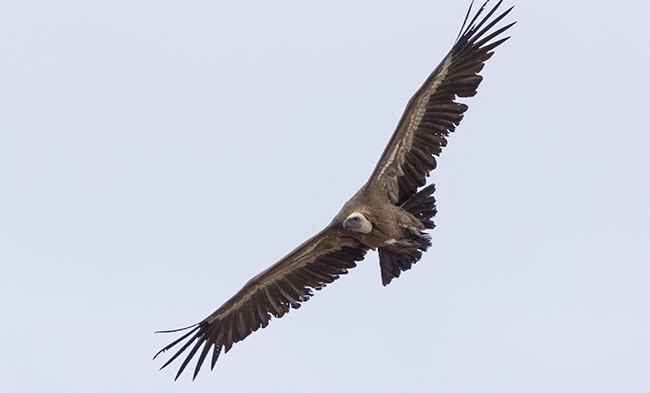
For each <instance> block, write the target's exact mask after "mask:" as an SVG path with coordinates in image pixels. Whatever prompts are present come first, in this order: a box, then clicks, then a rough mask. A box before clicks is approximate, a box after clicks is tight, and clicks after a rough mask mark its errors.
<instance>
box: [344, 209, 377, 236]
mask: <svg viewBox="0 0 650 393" xmlns="http://www.w3.org/2000/svg"><path fill="white" fill-rule="evenodd" d="M343 228H345V229H349V230H351V231H356V232H361V233H369V232H370V231H372V224H371V223H370V221H369V220H368V219H367V218H366V217H365V216H364V215H363V214H361V213H359V212H354V213H352V214H350V215H349V216H348V218H346V219H345V221H343Z"/></svg>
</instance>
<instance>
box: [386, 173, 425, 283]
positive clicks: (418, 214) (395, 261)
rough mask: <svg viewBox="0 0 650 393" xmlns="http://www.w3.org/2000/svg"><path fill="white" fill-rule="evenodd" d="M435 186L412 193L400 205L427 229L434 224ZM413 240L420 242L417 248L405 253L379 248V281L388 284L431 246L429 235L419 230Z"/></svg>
mask: <svg viewBox="0 0 650 393" xmlns="http://www.w3.org/2000/svg"><path fill="white" fill-rule="evenodd" d="M435 190H436V186H435V185H434V184H431V185H430V186H427V187H425V188H423V189H422V190H420V191H419V192H418V193H417V194H415V195H413V196H412V197H411V198H409V199H408V200H407V201H406V202H404V203H403V204H402V205H401V206H400V207H401V208H402V209H404V210H406V211H407V212H409V213H411V214H413V215H414V216H415V218H417V219H418V220H420V222H421V223H422V225H424V227H425V228H427V229H433V228H435V227H436V225H435V224H434V223H433V217H434V216H435V215H436V213H437V210H436V199H435V198H434V197H433V192H434V191H435ZM413 237H414V239H413V240H414V241H416V242H418V243H420V247H418V249H417V250H415V251H411V252H407V253H393V252H390V251H388V250H386V249H384V248H379V267H380V270H381V283H382V284H383V285H384V286H386V285H388V284H390V282H391V281H392V280H393V278H397V277H399V275H400V274H401V273H402V272H403V271H406V270H409V269H410V268H411V266H413V264H415V263H416V262H417V261H419V260H420V258H422V251H426V250H427V249H428V248H429V247H430V246H431V237H430V236H429V235H428V234H426V233H424V232H420V233H417V234H414V235H413Z"/></svg>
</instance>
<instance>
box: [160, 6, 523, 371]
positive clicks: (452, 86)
mask: <svg viewBox="0 0 650 393" xmlns="http://www.w3.org/2000/svg"><path fill="white" fill-rule="evenodd" d="M488 1H489V0H488ZM488 1H486V2H485V3H484V4H483V5H482V6H481V7H480V8H479V9H478V11H477V12H476V13H475V14H474V16H473V17H472V18H471V19H470V16H471V14H472V5H471V4H470V7H469V10H468V11H467V14H466V16H465V19H464V22H463V24H462V26H461V29H460V33H459V34H458V36H457V38H456V41H455V42H454V45H453V46H452V48H451V50H450V51H449V53H448V54H447V55H446V56H445V58H444V59H443V60H442V62H441V63H440V64H439V65H438V66H437V67H436V68H435V70H433V72H432V73H431V75H430V76H429V77H428V78H427V80H426V81H425V82H424V84H423V85H422V87H420V89H419V90H418V91H417V92H415V94H414V95H413V97H412V98H411V99H410V100H409V102H408V104H407V105H406V109H405V111H404V114H403V115H402V117H401V119H400V120H399V123H398V124H397V128H396V130H395V132H394V133H393V135H392V137H391V139H390V141H389V142H388V145H387V146H386V149H385V150H384V152H383V153H382V155H381V158H380V159H379V162H378V163H377V166H376V167H375V169H374V171H373V172H372V175H371V176H370V179H369V180H368V182H367V183H366V184H365V185H364V186H363V187H361V189H360V190H359V191H358V192H357V193H356V194H355V195H354V196H353V197H352V198H351V199H350V200H349V201H348V202H346V203H345V205H344V206H343V208H342V209H341V211H340V212H339V213H338V214H337V215H336V217H334V219H333V220H332V222H331V223H330V224H329V225H327V226H326V227H325V229H323V230H322V231H320V233H318V234H317V235H315V236H314V237H312V238H311V239H309V240H307V241H306V242H304V243H303V244H301V245H300V246H298V248H296V249H295V250H293V251H291V252H290V253H289V254H288V255H287V256H285V257H284V258H282V259H281V260H280V261H278V262H277V263H275V264H274V265H272V266H271V267H269V268H268V269H266V270H264V271H263V272H261V273H260V274H258V275H257V276H255V277H253V278H252V279H251V280H250V281H248V282H247V283H246V284H245V285H244V286H243V288H242V289H241V290H239V292H237V293H236V294H235V295H234V296H233V297H232V298H230V299H229V300H228V301H226V302H225V303H224V304H223V305H222V306H221V307H219V308H218V309H217V310H216V311H215V312H214V313H212V314H211V315H210V316H208V317H207V318H205V319H204V320H203V321H201V322H199V323H197V324H195V325H192V326H189V327H186V328H183V329H176V330H168V331H164V332H159V333H171V332H178V331H184V330H189V331H187V332H185V334H184V335H183V336H182V337H180V338H178V339H177V340H175V341H174V342H172V343H171V344H169V345H167V346H166V347H165V348H163V349H162V350H160V351H159V352H158V353H157V354H156V356H154V359H155V358H156V357H157V356H158V355H160V354H161V353H163V352H166V351H168V350H170V349H172V348H173V347H175V346H177V345H179V344H180V343H183V341H185V340H187V341H185V342H184V343H183V344H182V345H181V346H180V348H179V349H178V350H177V351H176V352H175V353H174V355H173V356H171V357H170V358H169V360H167V362H166V363H165V364H163V366H162V367H161V369H163V368H165V367H166V366H168V365H169V364H170V363H171V362H173V361H174V360H175V359H177V358H178V357H179V356H180V355H181V354H183V353H185V352H186V351H187V355H186V356H185V358H184V360H183V362H182V363H181V365H180V367H179V369H178V372H177V373H176V378H175V379H178V377H179V376H180V375H181V373H182V372H183V370H185V368H186V367H187V365H188V364H189V362H190V360H191V359H192V358H194V356H196V355H198V358H197V361H196V366H195V367H194V378H196V376H197V374H198V373H199V370H200V369H201V366H202V365H203V363H204V361H205V359H206V357H207V356H208V355H209V354H210V352H212V353H211V357H210V363H211V367H212V368H214V365H215V363H216V361H217V359H218V358H219V354H221V353H222V352H228V351H229V350H230V348H231V347H232V345H233V344H234V343H236V342H239V341H241V340H243V339H245V338H246V337H248V336H249V335H250V334H251V333H252V332H254V331H256V330H258V329H259V328H265V327H266V326H267V325H268V324H269V321H270V320H271V319H272V317H275V318H280V317H282V316H283V315H284V314H286V313H287V312H289V310H290V309H291V308H299V307H300V305H301V303H302V302H305V301H307V300H308V299H309V298H310V297H311V296H313V294H314V293H313V291H312V290H320V289H322V288H323V287H325V286H326V285H327V284H330V283H332V282H333V281H334V280H336V279H337V278H339V277H340V276H341V275H343V274H346V273H347V272H348V270H349V269H352V268H353V267H355V266H356V263H357V262H359V261H361V260H362V259H363V258H364V256H365V255H366V253H367V252H368V251H369V250H377V251H378V253H379V267H380V271H381V280H382V284H383V285H384V286H385V285H388V284H389V283H390V282H391V280H393V279H394V278H397V277H399V276H400V274H401V272H403V271H405V270H409V269H410V268H411V266H412V265H413V264H414V263H416V262H417V261H419V260H420V258H421V257H422V253H423V252H424V251H426V250H427V249H428V248H429V247H430V246H431V236H430V235H429V234H427V233H426V232H425V230H427V229H433V228H434V223H433V220H432V219H433V217H434V216H435V214H436V205H435V199H434V197H433V192H434V189H435V186H434V185H433V184H431V185H428V186H427V185H426V178H427V177H428V176H429V172H430V171H432V170H433V169H435V167H436V156H438V155H439V154H440V152H441V150H442V148H443V147H444V146H446V145H447V137H448V136H449V133H451V132H453V131H454V130H455V129H456V127H457V126H458V125H459V123H460V121H461V120H462V118H463V114H464V113H465V111H466V110H467V108H468V107H467V105H465V104H463V103H460V102H457V101H456V97H473V96H474V95H475V94H476V90H477V88H478V86H479V84H480V83H481V80H482V79H483V78H482V77H481V76H480V75H479V72H480V71H481V70H482V69H483V66H484V63H485V62H486V61H487V60H488V59H489V58H490V57H492V54H493V50H494V48H496V47H497V46H499V45H501V44H502V43H503V42H505V41H506V40H507V39H508V38H510V37H504V38H502V37H501V35H502V33H504V32H505V31H506V30H508V29H509V28H510V27H511V26H512V25H514V24H515V23H516V22H512V23H510V24H507V25H505V26H503V27H500V28H498V29H497V28H495V25H496V24H497V23H499V22H500V21H501V20H502V19H503V18H505V16H506V15H508V13H509V12H510V11H511V10H512V8H513V7H510V8H509V9H507V10H505V11H503V12H502V13H500V14H496V12H497V9H498V8H499V6H500V5H501V3H502V1H499V2H498V3H497V4H496V5H495V6H494V7H493V8H491V9H489V11H487V12H485V11H486V6H487V3H488ZM484 12H485V13H484ZM495 14H496V16H495ZM481 15H484V16H483V17H481Z"/></svg>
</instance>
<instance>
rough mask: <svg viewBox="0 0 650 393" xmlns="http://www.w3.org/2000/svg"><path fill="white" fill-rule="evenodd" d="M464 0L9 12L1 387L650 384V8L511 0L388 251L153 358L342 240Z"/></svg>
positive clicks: (138, 5)
mask: <svg viewBox="0 0 650 393" xmlns="http://www.w3.org/2000/svg"><path fill="white" fill-rule="evenodd" d="M468 4H469V1H432V0H428V1H401V2H386V1H359V2H349V1H329V2H320V3H319V4H308V3H305V2H282V1H280V2H277V1H276V2H266V1H265V2H261V1H250V2H240V3H236V2H207V1H186V2H171V1H140V2H133V1H111V2H89V1H57V2H49V1H21V2H6V3H5V4H3V6H2V11H1V12H0V59H1V60H0V188H1V192H0V206H1V207H0V294H1V297H0V299H1V300H0V315H2V323H1V324H0V337H1V338H0V353H1V354H2V356H0V381H2V382H0V384H1V385H0V389H1V390H2V391H6V392H28V391H37V390H42V391H49V392H54V391H58V392H143V391H145V392H146V391H156V392H176V391H195V392H203V391H206V392H207V391H210V392H213V391H215V389H216V390H217V391H222V392H259V391H262V390H266V391H283V392H299V391H300V392H303V391H310V392H333V391H336V392H362V391H373V392H395V391H409V392H472V391H477V392H478V391H480V392H500V393H503V392H554V393H557V392H613V391H616V392H648V391H650V374H648V370H650V339H649V335H648V332H649V331H650V307H649V306H648V299H650V285H648V280H649V277H650V264H649V263H648V262H649V259H650V258H649V255H650V240H649V239H650V207H649V204H648V201H649V200H650V184H649V183H650V182H649V181H648V179H649V178H650V174H649V173H648V172H649V169H650V157H649V155H648V146H650V136H649V132H648V125H647V120H646V116H647V113H646V107H647V104H648V90H649V88H650V82H649V81H648V78H647V73H648V70H649V69H650V46H649V45H648V36H649V35H650V24H648V14H649V13H650V5H648V3H647V2H642V1H619V2H615V3H612V2H604V1H601V2H597V1H591V2H588V1H577V0H573V1H571V0H569V1H566V0H565V1H555V0H550V1H544V2H541V1H535V2H533V1H521V2H506V3H505V4H504V6H510V5H513V4H514V5H515V6H516V7H515V10H514V11H513V13H512V14H511V15H512V16H511V17H509V20H518V21H519V23H518V24H517V25H515V27H513V28H512V29H511V35H512V37H513V38H512V39H511V40H510V41H508V42H507V43H506V44H504V45H503V46H502V47H500V48H498V50H497V51H496V54H495V56H494V57H493V58H492V59H491V60H490V61H489V62H488V63H487V65H486V67H485V69H484V70H483V72H482V74H483V76H484V77H485V79H484V82H483V84H482V85H481V86H480V88H479V94H478V95H477V97H475V98H472V99H469V100H466V101H465V102H466V103H468V104H469V106H470V109H469V111H468V112H467V114H466V117H465V119H464V120H463V122H462V123H461V125H460V127H459V128H458V130H457V132H456V134H455V135H453V136H451V138H450V141H449V145H448V146H447V148H446V149H445V150H444V151H443V153H442V156H441V158H440V160H439V166H438V168H437V169H436V170H435V171H434V172H433V174H432V176H431V178H430V182H434V183H436V185H437V191H436V194H435V195H436V198H437V200H438V209H439V213H438V216H437V219H436V224H437V228H436V229H435V230H434V231H432V235H433V242H434V247H433V248H432V249H431V250H430V251H429V252H427V253H426V254H425V256H424V257H423V259H422V260H421V261H420V262H419V263H418V264H417V265H416V266H415V267H414V268H413V269H412V270H411V271H409V272H407V273H405V274H403V275H402V276H401V277H400V278H399V279H397V280H395V281H393V283H391V285H389V286H388V287H386V288H384V287H382V286H381V280H380V275H379V267H378V261H377V257H376V254H374V253H372V254H370V255H369V256H368V257H367V258H366V260H365V261H363V262H361V263H360V265H359V267H358V268H355V269H353V270H351V271H350V274H349V275H348V276H346V277H343V278H341V279H340V280H338V281H337V282H335V283H334V284H332V285H330V286H328V287H327V288H326V289H324V290H323V291H321V292H318V293H317V295H316V296H314V298H312V300H310V301H309V302H307V303H306V304H304V306H303V307H301V308H300V310H296V311H292V312H291V313H289V314H288V315H287V316H285V317H284V318H282V319H280V320H274V321H273V322H272V323H271V324H270V326H269V327H268V328H266V329H264V330H262V331H258V332H256V333H254V334H253V335H251V336H250V337H248V338H247V339H246V340H245V341H243V342H241V343H238V344H236V345H235V346H234V347H233V349H232V350H231V351H230V352H229V353H228V354H226V355H225V356H222V357H221V358H220V359H219V362H218V363H217V366H216V368H215V370H214V371H212V372H210V371H208V370H207V369H204V371H203V372H202V373H201V374H200V375H199V377H198V378H197V380H196V381H195V382H193V383H192V382H191V378H190V375H183V376H182V377H181V378H180V379H179V381H178V382H176V383H174V382H172V380H173V376H174V374H175V371H176V369H175V367H172V368H170V369H166V370H164V371H162V372H159V371H157V370H158V367H160V366H161V365H162V363H163V362H162V361H158V360H157V361H155V362H152V361H151V357H152V356H153V354H154V353H155V352H156V351H157V350H158V349H160V348H161V347H163V346H164V345H166V344H167V343H168V342H169V341H170V340H171V339H173V338H174V337H176V336H172V335H154V334H153V332H154V331H155V330H159V329H171V328H177V327H182V326H186V325H189V324H192V323H194V322H198V321H200V320H201V319H203V318H204V317H205V316H207V315H208V314H209V313H211V312H212V311H213V310H214V309H216V308H217V307H218V306H219V305H220V304H221V303H222V302H223V301H225V300H227V299H228V298H229V297H230V296H232V295H233V294H234V293H235V292H236V291H237V290H238V289H239V288H240V287H241V286H242V285H243V284H244V283H245V282H246V281H247V280H248V279H249V278H251V277H252V276H254V275H255V274H257V273H259V272H260V271H261V270H263V269H265V268H266V267H268V266H269V265H271V264H272V263H274V262H275V261H277V260H278V259H279V258H281V257H282V256H284V255H285V254H286V253H288V252H289V251H291V250H292V249H293V248H294V247H296V246H297V245H298V244H300V243H301V242H302V241H304V240H305V239H307V238H309V237H310V236H312V235H313V234H315V233H316V232H317V231H319V230H320V229H321V228H322V227H324V226H325V225H327V224H328V223H329V221H330V220H331V218H332V217H333V216H334V215H335V214H336V213H337V212H338V210H339V208H340V207H341V205H342V204H343V203H344V202H345V201H346V200H347V199H348V198H349V197H350V196H352V194H353V193H354V192H355V191H356V190H357V189H358V188H359V187H360V186H361V185H362V184H363V183H364V182H365V181H366V180H367V178H368V176H369V175H370V172H371V171H372V169H373V167H374V165H375V163H376V161H377V159H378V158H379V156H380V154H381V152H382V150H383V148H384V146H385V144H386V143H387V142H388V139H389V137H390V135H391V133H392V132H393V128H394V126H395V125H396V123H397V121H398V119H399V116H400V115H401V113H402V111H403V109H404V106H405V105H406V102H407V100H408V99H409V98H410V96H411V95H412V94H413V93H414V92H415V90H416V89H417V88H418V87H419V86H420V84H421V83H422V82H423V81H424V79H425V78H426V76H427V75H428V74H429V73H430V72H431V70H432V69H433V68H434V67H435V66H436V65H437V64H438V62H439V61H440V60H441V59H442V57H443V56H444V54H445V53H446V52H447V51H448V50H449V48H450V47H451V45H452V43H453V41H454V39H455V37H456V34H457V32H458V29H459V28H460V25H461V23H462V20H463V17H464V15H465V12H466V9H467V6H468Z"/></svg>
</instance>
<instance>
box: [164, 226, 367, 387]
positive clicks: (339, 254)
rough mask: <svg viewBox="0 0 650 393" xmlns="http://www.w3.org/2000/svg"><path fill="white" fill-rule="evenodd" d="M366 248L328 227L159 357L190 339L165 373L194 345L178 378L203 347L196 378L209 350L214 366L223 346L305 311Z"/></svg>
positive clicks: (333, 227) (263, 273) (339, 230)
mask: <svg viewBox="0 0 650 393" xmlns="http://www.w3.org/2000/svg"><path fill="white" fill-rule="evenodd" d="M367 250H368V248H367V247H365V246H364V245H362V244H361V243H359V242H358V241H357V240H355V239H354V238H352V237H349V236H347V235H346V234H345V233H344V231H343V229H342V228H340V226H338V225H330V226H328V227H327V228H325V229H324V230H323V231H321V232H320V233H319V234H317V235H316V236H314V237H312V238H311V239H309V240H307V241H306V242H304V243H303V244H301V245H300V246H299V247H298V248H296V249H295V250H293V251H292V252H291V253H290V254H289V255H287V256H286V257H284V258H282V259H281V260H280V261H279V262H277V263H276V264H274V265H273V266H271V267H270V268H268V269H266V270H265V271H263V272H262V273H260V274H258V275H257V276H255V277H253V278H252V279H251V280H250V281H248V282H247V283H246V285H244V287H243V288H242V289H241V290H240V291H239V292H237V293H236V294H235V296H233V297H232V298H230V300H228V301H227V302H226V303H224V304H223V305H222V306H221V307H219V309H218V310H217V311H215V312H214V313H212V315H210V316H209V317H207V318H206V319H204V320H203V321H201V322H199V323H198V324H196V325H192V326H190V327H188V328H185V329H191V330H189V332H187V333H186V334H185V335H183V336H182V337H180V338H179V339H177V340H176V341H174V342H172V343H171V344H169V345H168V346H166V347H165V348H163V349H162V350H160V351H159V352H158V353H157V354H156V356H158V355H159V354H161V353H162V352H165V351H167V350H169V349H171V348H172V347H174V346H175V345H177V344H179V343H180V342H182V341H183V340H185V339H187V341H186V342H185V343H184V344H183V346H182V347H181V348H180V349H179V350H178V351H177V352H176V353H175V354H174V355H173V356H172V357H171V358H170V359H169V360H168V361H167V362H166V363H165V364H164V365H163V366H162V367H161V369H163V368H165V367H166V366H167V365H168V364H170V363H171V362H172V361H174V359H176V358H177V357H178V356H179V355H181V354H182V353H183V352H184V351H185V350H187V349H188V348H189V347H190V346H191V345H192V344H194V346H193V347H192V348H191V350H190V351H189V353H188V354H187V356H186V357H185V360H184V361H183V363H182V364H181V366H180V368H179V370H178V373H177V374H176V379H178V377H179V376H180V375H181V373H182V372H183V370H184V369H185V367H186V366H187V364H188V363H189V362H190V360H191V359H192V357H193V356H194V355H195V354H196V353H197V352H198V350H199V349H200V347H201V345H203V349H202V350H201V352H200V355H199V358H198V360H197V362H196V367H195V368H194V378H196V375H197V374H198V373H199V370H200V369H201V365H202V364H203V361H204V360H205V358H206V356H207V355H208V352H209V351H210V348H212V364H211V366H212V368H214V364H215V363H216V361H217V358H218V357H219V354H220V353H221V350H222V348H225V352H228V350H230V348H231V347H232V345H233V344H234V343H236V342H238V341H241V340H243V339H245V338H246V337H248V335H250V334H251V333H252V332H254V331H256V330H257V329H259V328H260V327H261V328H264V327H266V326H267V325H268V323H269V320H270V319H271V317H272V316H274V317H276V318H280V317H282V316H283V315H284V314H286V313H287V312H289V309H290V308H298V307H300V303H301V302H304V301H307V300H308V299H309V298H310V297H311V296H312V295H313V292H312V290H311V289H312V288H313V289H316V290H320V289H321V288H323V287H325V285H327V284H329V283H331V282H333V281H334V280H336V279H337V278H339V276H340V275H342V274H346V273H347V271H348V269H351V268H353V267H355V266H356V262H358V261H361V260H362V259H363V258H364V256H365V254H366V252H367ZM185 329H179V330H185ZM179 330H172V331H168V332H175V331H179ZM168 332H165V333H168ZM188 337H189V338H188ZM156 356H154V359H155V358H156Z"/></svg>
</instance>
